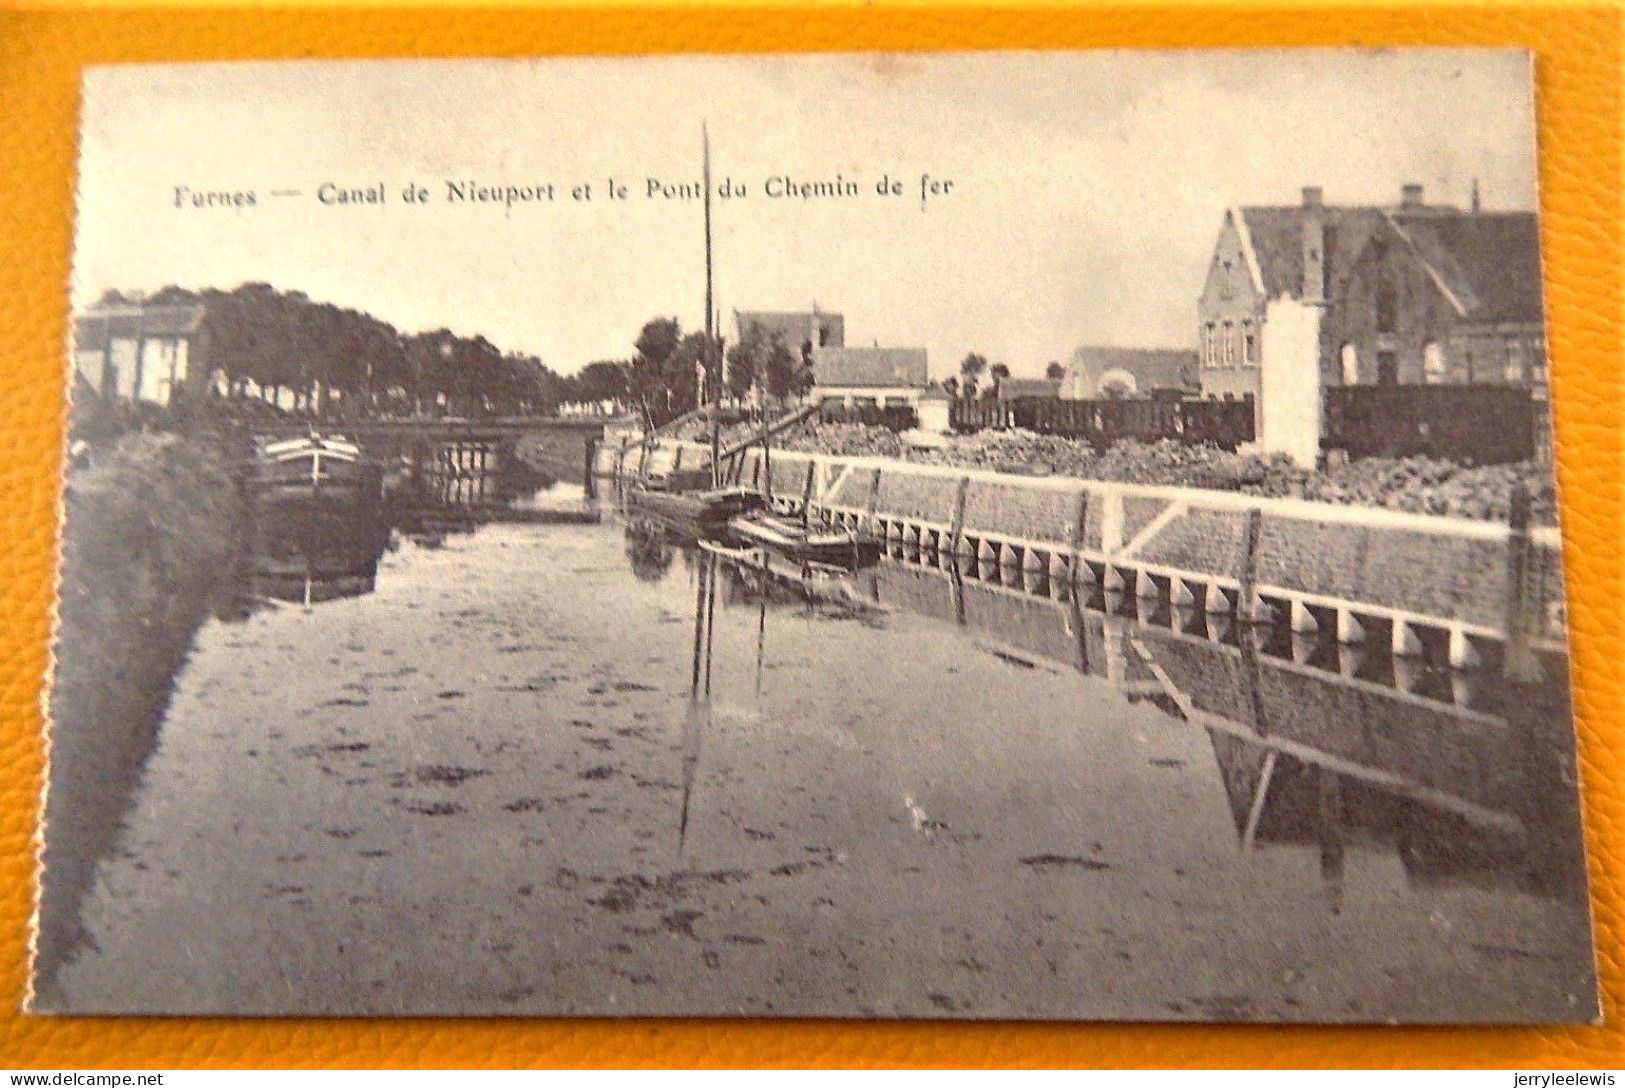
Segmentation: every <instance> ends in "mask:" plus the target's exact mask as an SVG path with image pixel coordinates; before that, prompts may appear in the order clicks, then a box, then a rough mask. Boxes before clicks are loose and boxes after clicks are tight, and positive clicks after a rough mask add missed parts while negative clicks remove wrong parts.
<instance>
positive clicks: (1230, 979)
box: [58, 485, 1592, 1021]
mask: <svg viewBox="0 0 1625 1088" xmlns="http://www.w3.org/2000/svg"><path fill="white" fill-rule="evenodd" d="M522 505H524V506H525V507H526V509H527V510H528V511H530V513H528V514H527V515H526V516H525V517H523V518H521V519H520V522H521V523H507V524H485V525H480V526H477V527H475V528H473V529H472V531H460V529H459V528H458V527H453V528H447V527H446V526H445V525H443V524H439V525H425V524H423V523H421V522H420V523H417V524H414V525H412V526H409V527H408V528H409V529H411V531H408V532H402V531H396V532H394V533H393V534H391V535H390V536H389V537H388V539H387V542H386V541H385V540H384V539H382V538H380V539H379V540H378V542H377V544H376V547H373V548H371V549H369V555H368V556H366V557H364V558H365V559H370V562H366V561H364V562H363V563H362V564H361V566H360V568H359V569H358V568H356V567H355V565H354V564H351V565H350V567H349V568H347V572H346V573H343V574H339V573H335V570H336V569H337V568H333V567H331V566H329V567H322V568H320V569H321V570H322V571H323V572H324V573H323V574H322V577H320V578H306V579H302V580H300V579H295V582H296V583H297V584H296V585H287V584H284V582H285V581H286V579H284V582H277V583H275V584H274V585H273V584H271V583H267V582H264V581H262V582H261V583H260V584H259V585H258V588H257V591H256V594H255V595H256V597H257V598H258V599H257V600H256V602H255V603H254V604H253V606H252V607H249V608H245V609H243V610H242V611H240V612H239V613H237V614H235V615H232V616H228V617H226V618H223V619H220V620H217V621H213V622H211V623H210V624H209V625H207V626H206V627H205V628H204V629H203V630H202V631H201V632H200V633H199V635H198V637H197V640H196V645H195V648H194V651H193V653H192V655H191V658H190V660H189V663H188V664H187V666H186V667H185V669H184V671H183V672H182V674H181V675H180V676H179V678H178V679H177V681H176V686H175V692H174V696H173V698H172V700H171V701H170V704H169V708H168V711H167V717H166V719H165V721H164V723H163V726H162V730H161V733H160V736H159V742H158V746H157V748H156V750H155V751H154V753H153V754H152V756H151V757H150V759H149V760H148V762H147V765H146V767H145V770H144V774H143V777H142V781H141V785H140V787H139V791H138V795H137V796H136V798H135V799H134V803H133V806H132V807H131V810H130V814H129V816H128V817H127V819H126V821H125V826H124V829H123V831H122V834H121V836H120V839H119V846H118V848H117V850H116V852H115V854H114V855H113V856H111V857H108V858H106V859H104V860H103V862H102V864H101V868H100V871H99V874H98V879H97V881H96V885H95V889H94V891H93V892H92V893H91V895H90V897H89V899H88V901H87V902H86V903H85V905H84V908H83V911H82V915H83V921H84V924H85V927H86V929H87V931H88V933H89V935H90V937H91V939H92V941H93V943H91V944H87V947H85V948H84V949H83V950H82V951H81V952H80V954H79V955H78V956H77V957H76V958H75V959H74V960H73V961H72V962H70V963H69V964H68V965H67V966H66V967H65V968H64V970H63V971H62V972H61V976H60V978H59V980H58V986H59V989H60V992H61V997H62V1003H63V1005H64V1007H66V1008H68V1009H71V1010H72V1011H75V1012H107V1013H184V1014H199V1013H228V1014H229V1013H239V1014H317V1015H320V1014H423V1015H455V1014H498V1015H503V1014H513V1015H546V1014H562V1015H579V1014H611V1015H617V1014H624V1015H658V1016H691V1015H734V1014H744V1015H796V1016H835V1017H853V1016H904V1017H971V1018H1008V1017H1041V1018H1061V1019H1070V1018H1114V1019H1124V1018H1128V1019H1155V1020H1161V1019H1204V1020H1206V1019H1220V1020H1229V1019H1255V1018H1262V1019H1281V1020H1305V1021H1366V1020H1384V1019H1398V1020H1419V1021H1495V1020H1508V1019H1560V1018H1570V1019H1572V1018H1577V1017H1578V1018H1584V1017H1585V1016H1586V1015H1588V1013H1589V1004H1588V1003H1589V1001H1590V993H1591V987H1592V966H1591V953H1590V944H1589V932H1588V915H1587V908H1586V900H1585V885H1584V876H1583V872H1582V871H1580V869H1579V867H1578V864H1577V863H1572V862H1569V861H1567V860H1566V859H1569V858H1572V857H1575V856H1576V854H1577V850H1578V847H1577V845H1576V844H1577V837H1578V817H1577V813H1576V810H1575V806H1574V803H1573V798H1574V795H1575V784H1574V766H1573V740H1572V734H1571V732H1570V726H1569V719H1568V715H1567V709H1566V705H1564V703H1563V697H1562V692H1561V688H1560V687H1559V688H1554V689H1552V690H1551V691H1549V692H1544V693H1537V695H1535V696H1530V695H1529V694H1528V693H1524V694H1523V695H1522V696H1520V698H1518V699H1507V698H1505V697H1504V696H1502V695H1500V694H1499V693H1497V692H1496V691H1495V690H1493V687H1492V686H1490V685H1488V684H1485V683H1480V682H1476V681H1472V680H1470V679H1464V678H1462V677H1452V676H1450V675H1449V674H1445V675H1443V676H1437V677H1406V676H1404V675H1403V670H1400V672H1399V673H1398V674H1396V671H1395V669H1394V667H1393V665H1392V663H1391V662H1390V663H1387V664H1380V663H1373V662H1350V661H1346V660H1340V658H1339V651H1337V650H1336V649H1335V648H1331V649H1328V648H1326V647H1303V646H1294V645H1292V643H1291V639H1290V637H1289V636H1287V637H1285V638H1284V639H1283V637H1282V636H1281V635H1278V634H1267V633H1266V634H1260V633H1258V632H1253V631H1249V630H1245V629H1243V630H1237V629H1235V628H1233V627H1231V626H1230V625H1228V624H1224V623H1220V622H1218V621H1217V620H1213V621H1212V622H1211V623H1210V621H1209V620H1208V619H1207V618H1204V617H1201V616H1191V615H1183V614H1180V615H1160V616H1158V615H1148V616H1140V615H1136V614H1134V611H1135V609H1134V604H1133V602H1132V601H1130V602H1123V601H1120V600H1101V599H1097V600H1092V601H1091V600H1073V599H1071V595H1070V593H1069V591H1068V590H1067V588H1066V587H1062V586H1051V585H1049V584H1047V582H1046V581H1044V580H1042V579H1039V580H1037V581H1033V580H1031V579H1032V576H1024V575H1022V574H1021V573H1020V572H1011V571H1000V570H999V569H997V568H994V569H992V570H986V569H978V568H974V567H973V568H970V569H966V570H954V569H948V570H945V569H942V567H941V566H940V565H939V564H937V563H935V562H934V561H932V559H931V558H930V557H928V556H925V557H922V556H919V555H918V554H909V553H906V552H903V551H901V550H898V551H896V552H895V554H893V555H892V556H890V557H888V558H886V559H884V560H883V561H882V562H881V564H880V565H879V566H878V567H875V568H873V569H871V570H867V571H860V572H856V573H850V574H847V573H836V572H824V573H819V572H810V571H802V570H796V569H791V568H788V567H784V566H782V565H775V564H767V565H764V564H763V562H762V561H761V560H760V558H759V557H754V556H753V557H743V558H741V557H731V556H719V555H718V554H716V553H715V552H712V551H707V550H705V549H703V548H701V547H698V546H696V545H695V544H694V543H693V542H690V541H684V540H682V539H681V538H680V537H677V536H675V535H674V534H672V533H671V532H670V531H669V530H666V529H662V528H660V527H658V526H655V525H652V524H650V523H647V522H640V521H637V520H635V519H634V520H631V521H629V520H628V519H627V518H626V517H625V516H623V515H622V514H621V513H619V512H617V511H615V510H613V509H605V510H602V511H600V510H599V509H598V508H596V507H594V506H592V505H591V504H590V503H588V502H587V501H586V500H584V499H582V498H581V497H580V494H579V490H576V491H571V490H570V489H569V488H568V487H567V486H566V485H559V486H556V487H553V488H548V489H544V491H543V492H541V493H539V496H538V497H536V498H534V499H532V500H529V501H528V502H527V503H525V504H522ZM538 512H540V513H538ZM540 514H548V515H549V516H540ZM552 515H557V516H552ZM461 528H462V529H466V528H467V527H466V526H463V527H461ZM283 558H284V559H285V558H286V557H283ZM284 565H285V564H284ZM317 569H318V566H317V565H315V564H312V565H311V566H310V567H309V570H313V571H314V570H317ZM283 573H284V574H286V571H284V572H283ZM295 573H297V572H295ZM1024 577H1026V578H1028V579H1029V580H1028V581H1025V582H1024V581H1023V578H1024ZM341 579H345V580H344V581H342V583H341V581H340V580H341ZM279 590H280V591H279Z"/></svg>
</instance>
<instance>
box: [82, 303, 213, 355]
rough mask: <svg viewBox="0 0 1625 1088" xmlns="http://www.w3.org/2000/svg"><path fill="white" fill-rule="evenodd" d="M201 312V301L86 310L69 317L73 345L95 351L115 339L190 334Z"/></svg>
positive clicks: (199, 319)
mask: <svg viewBox="0 0 1625 1088" xmlns="http://www.w3.org/2000/svg"><path fill="white" fill-rule="evenodd" d="M203 313H204V310H203V306H202V304H201V303H181V304H176V305H167V306H114V307H107V308H105V309H94V310H87V311H86V312H84V313H82V314H80V315H79V316H78V317H75V318H74V319H73V345H74V348H75V350H78V351H99V350H103V349H105V348H106V347H107V344H108V342H109V341H110V340H116V339H135V338H137V337H141V336H190V335H192V334H193V333H195V332H197V330H198V326H199V325H201V324H202V323H203Z"/></svg>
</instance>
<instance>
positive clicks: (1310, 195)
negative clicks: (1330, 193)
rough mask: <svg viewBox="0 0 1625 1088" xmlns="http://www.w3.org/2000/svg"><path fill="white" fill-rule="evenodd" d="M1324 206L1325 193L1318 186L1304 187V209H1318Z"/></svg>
mask: <svg viewBox="0 0 1625 1088" xmlns="http://www.w3.org/2000/svg"><path fill="white" fill-rule="evenodd" d="M1324 204H1325V193H1323V192H1322V191H1321V188H1320V186H1318V185H1305V186H1304V187H1303V206H1304V207H1305V208H1319V207H1321V206H1323V205H1324Z"/></svg>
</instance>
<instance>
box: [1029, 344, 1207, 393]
mask: <svg viewBox="0 0 1625 1088" xmlns="http://www.w3.org/2000/svg"><path fill="white" fill-rule="evenodd" d="M1197 364H1198V360H1197V354H1196V352H1194V351H1190V350H1187V349H1182V348H1114V347H1095V346H1091V345H1084V346H1083V347H1080V348H1078V350H1076V351H1074V352H1073V353H1072V358H1071V359H1070V360H1068V362H1067V365H1066V376H1065V377H1063V378H1062V379H1061V392H1060V395H1061V396H1062V397H1064V398H1066V399H1067V400H1094V399H1096V398H1099V397H1110V396H1143V395H1145V394H1148V393H1155V392H1157V391H1159V390H1176V391H1178V392H1180V393H1188V394H1194V393H1198V392H1200V391H1201V388H1202V386H1201V381H1200V379H1199V378H1198V376H1197V373H1198V365H1197Z"/></svg>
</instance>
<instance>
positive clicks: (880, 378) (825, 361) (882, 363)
mask: <svg viewBox="0 0 1625 1088" xmlns="http://www.w3.org/2000/svg"><path fill="white" fill-rule="evenodd" d="M812 355H813V384H814V385H815V386H895V385H908V386H918V387H922V388H923V387H924V386H925V385H926V384H927V382H928V381H929V379H928V378H927V377H926V356H925V349H924V348H814V349H813V353H812Z"/></svg>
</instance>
